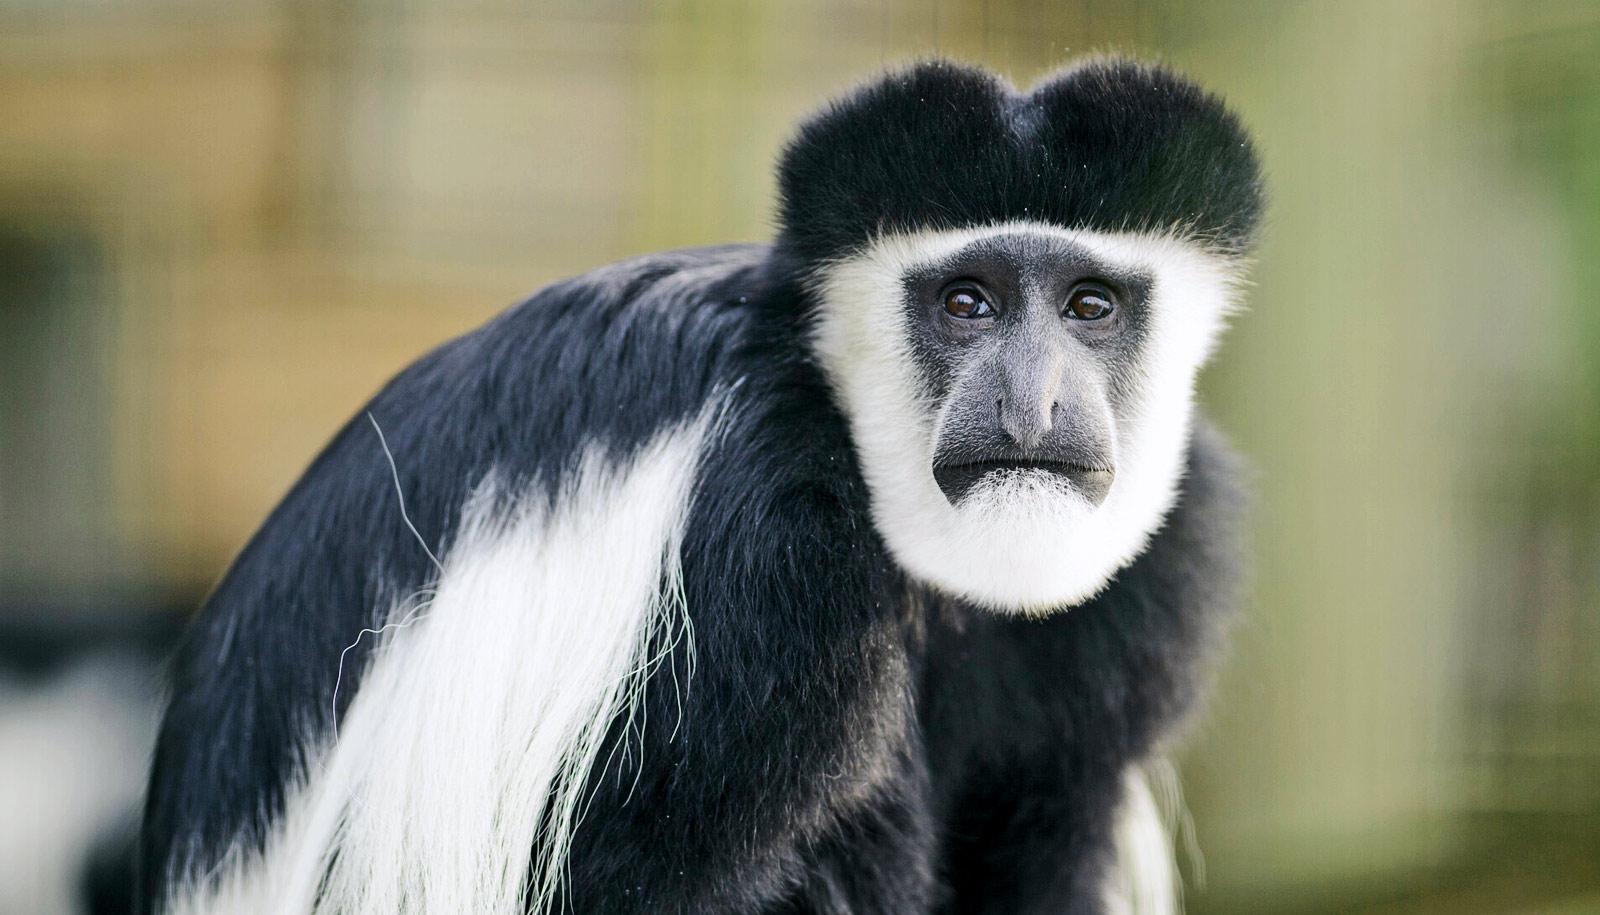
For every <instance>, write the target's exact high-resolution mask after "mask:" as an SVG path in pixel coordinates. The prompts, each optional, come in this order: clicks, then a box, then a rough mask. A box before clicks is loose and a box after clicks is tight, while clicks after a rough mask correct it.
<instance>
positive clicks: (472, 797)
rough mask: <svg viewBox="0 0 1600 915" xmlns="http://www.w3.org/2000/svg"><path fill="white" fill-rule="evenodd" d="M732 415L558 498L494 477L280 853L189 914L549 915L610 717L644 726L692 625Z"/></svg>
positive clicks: (665, 439) (246, 869)
mask: <svg viewBox="0 0 1600 915" xmlns="http://www.w3.org/2000/svg"><path fill="white" fill-rule="evenodd" d="M713 422H714V411H712V410H710V409H708V410H707V411H706V412H705V413H704V414H702V415H701V417H700V418H698V419H697V420H695V421H694V422H692V423H690V424H688V425H686V426H684V427H681V428H677V429H674V430H671V431H669V432H667V433H664V434H662V435H660V436H658V437H657V438H656V439H655V440H654V441H653V442H652V443H650V444H649V445H648V446H647V447H645V448H644V449H643V450H642V451H641V452H640V453H639V454H638V455H637V456H636V457H634V458H633V459H632V460H630V461H629V462H628V463H627V464H625V465H623V466H617V465H615V464H613V463H610V462H608V461H607V459H606V458H605V456H604V455H603V454H601V453H599V452H591V453H589V454H587V455H585V456H584V458H583V459H582V461H581V462H580V465H579V468H578V470H577V471H576V472H575V473H574V474H573V475H572V476H571V478H570V479H568V480H565V481H563V485H562V486H561V487H560V489H559V492H558V494H557V496H556V498H555V499H554V500H553V502H552V501H547V500H545V499H543V498H542V497H537V496H535V497H530V498H526V499H522V500H512V499H508V498H507V493H505V492H503V491H501V488H500V484H499V483H497V482H496V481H495V480H493V479H491V480H488V481H485V482H484V484H483V485H482V486H480V487H479V489H478V491H477V493H476V494H475V495H474V497H473V498H472V500H471V501H470V502H469V503H468V505H467V506H466V508H465V510H464V512H463V519H462V523H461V529H460V531H459V532H458V534H457V536H456V537H455V538H454V543H453V546H452V547H451V548H450V550H449V552H448V554H447V555H446V556H445V557H444V565H443V572H442V574H441V577H440V579H439V581H438V583H437V585H436V586H435V588H434V589H433V595H432V597H431V599H430V600H428V601H427V602H426V603H425V604H424V605H422V606H421V608H420V611H419V612H420V616H419V617H417V618H416V620H415V621H414V624H407V625H392V626H390V627H388V629H387V631H386V633H385V636H384V638H383V641H382V642H381V643H380V645H379V647H378V648H377V649H376V651H375V653H374V656H373V660H372V662H371V665H370V667H369V668H368V670H367V673H366V675H365V677H363V678H362V681H361V684H360V690H359V692H358V693H357V695H356V698H355V700H354V702H353V703H352V704H351V706H350V708H349V711H348V713H347V714H346V716H345V719H344V721H343V723H342V724H341V726H340V731H339V735H338V738H337V740H336V741H335V742H334V743H333V746H332V747H331V749H330V750H329V751H328V752H325V753H323V754H321V755H320V758H319V759H318V760H317V761H316V762H314V763H312V764H310V765H309V766H308V769H309V773H310V774H309V776H308V777H307V778H306V779H305V783H304V785H303V786H302V787H301V788H300V790H299V791H298V792H296V793H295V794H294V795H293V797H292V799H291V801H290V803H289V805H288V806H289V809H288V811H287V812H286V814H285V816H284V817H283V818H282V821H281V823H280V824H279V826H278V828H277V829H276V830H275V832H274V837H273V839H272V840H271V841H270V842H269V843H268V846H267V851H266V853H265V854H264V855H260V856H256V855H251V856H248V857H247V858H246V859H244V860H241V859H239V858H238V857H234V858H233V859H231V860H230V861H229V862H228V864H229V866H228V867H226V868H225V869H224V876H223V877H222V879H220V880H217V881H214V882H209V883H203V884H202V885H201V886H200V887H197V888H195V889H194V890H193V891H190V892H187V893H183V894H180V895H179V897H177V898H175V904H174V905H173V906H171V907H170V909H169V910H170V911H177V912H196V913H198V912H208V913H209V912H234V911H238V912H245V911H248V912H265V911H271V912H283V913H304V912H312V911H316V912H338V913H341V915H361V913H372V915H377V913H394V912H400V911H419V912H474V913H490V915H493V913H505V915H514V913H521V912H523V911H524V910H525V909H526V908H527V907H528V906H529V905H530V904H531V905H532V909H533V911H536V912H542V911H546V910H547V909H548V908H549V907H550V902H551V900H552V899H553V898H554V895H555V894H556V893H557V892H558V891H559V887H560V883H561V881H562V879H563V877H564V875H565V867H566V854H567V850H568V847H569V844H570V841H571V836H572V830H573V828H574V826H575V823H576V821H577V820H578V818H579V817H580V816H581V813H582V807H583V803H584V801H585V800H586V798H585V797H584V796H583V788H584V779H585V777H586V775H587V774H588V773H589V771H590V770H591V769H592V768H593V767H594V765H595V764H596V762H597V757H598V754H599V752H600V748H601V743H602V741H603V739H604V737H605V734H606V732H607V729H608V728H609V726H610V724H611V723H612V722H613V721H614V720H616V719H617V717H618V716H619V715H624V716H628V719H629V720H630V723H631V724H632V725H633V726H634V727H637V728H642V727H643V726H644V722H643V721H642V720H635V719H636V716H638V715H639V714H640V713H641V711H642V707H641V705H640V703H639V699H640V697H641V695H642V690H643V688H644V684H645V681H646V680H647V679H648V677H649V674H650V672H651V671H652V670H653V669H654V668H655V667H656V666H657V665H658V664H659V663H660V662H661V660H662V656H661V655H657V656H655V657H651V656H650V648H651V646H652V645H654V646H660V645H661V644H663V643H664V642H675V641H676V640H677V639H679V638H682V637H686V636H688V635H689V632H688V619H687V616H686V614H685V610H684V606H683V600H682V590H681V582H680V567H679V564H678V555H679V546H680V543H681V539H682V535H683V527H684V524H685V520H686V515H687V507H688V503H689V496H690V492H691V488H692V485H693V481H694V476H695V472H696V468H697V465H698V461H699V458H700V455H701V453H702V450H703V448H704V446H705V441H706V437H707V435H708V432H709V430H710V426H711V425H712V423H713ZM508 505H509V506H511V507H510V508H509V509H508V508H507V506H508ZM404 612H405V611H404V610H397V611H396V613H395V615H394V617H392V618H394V619H395V620H396V622H400V620H399V619H398V617H400V616H403V615H404ZM669 726H670V723H669ZM601 762H605V761H601ZM541 828H543V829H545V830H546V831H545V833H544V834H543V835H540V834H539V830H540V829H541ZM536 845H537V847H538V848H539V849H540V850H541V857H540V859H539V860H537V861H534V862H533V864H532V872H531V874H532V879H531V883H530V882H529V881H528V878H529V874H530V871H529V852H530V850H531V849H533V848H535V846H536Z"/></svg>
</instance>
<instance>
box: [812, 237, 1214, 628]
mask: <svg viewBox="0 0 1600 915" xmlns="http://www.w3.org/2000/svg"><path fill="white" fill-rule="evenodd" d="M1022 233H1036V234H1040V235H1047V236H1052V237H1056V238H1061V239H1065V240H1068V241H1070V242H1072V243H1075V244H1077V245H1080V246H1082V247H1083V248H1085V249H1087V250H1088V251H1090V252H1091V253H1092V254H1093V255H1094V256H1096V257H1097V258H1099V259H1101V260H1103V261H1105V262H1107V263H1109V264H1112V265H1117V266H1122V267H1127V268H1130V269H1133V270H1137V271H1142V272H1144V273H1146V274H1148V275H1149V276H1150V277H1151V278H1152V280H1153V283H1152V288H1151V292H1150V295H1149V300H1148V301H1147V302H1146V303H1144V305H1143V306H1141V307H1144V308H1147V309H1148V313H1149V317H1148V319H1147V321H1146V328H1147V330H1146V332H1145V340H1144V344H1143V346H1142V348H1141V351H1140V352H1139V354H1138V356H1137V372H1138V377H1139V382H1138V388H1139V390H1138V391H1137V392H1136V394H1135V395H1134V397H1133V402H1132V403H1131V404H1130V405H1129V406H1128V407H1125V408H1123V409H1122V411H1121V413H1120V414H1119V415H1117V416H1116V417H1115V422H1116V431H1115V436H1114V440H1113V444H1112V447H1113V451H1114V454H1113V457H1114V460H1115V463H1116V476H1115V479H1114V482H1113V483H1112V486H1111V491H1110V493H1109V494H1108V495H1107V496H1106V499H1105V501H1104V502H1102V503H1101V505H1100V506H1099V507H1098V508H1096V507H1093V506H1092V505H1091V504H1090V503H1089V502H1088V501H1087V500H1085V499H1083V498H1082V497H1081V496H1079V495H1077V494H1076V493H1075V492H1073V491H1072V490H1071V489H1069V488H1066V487H1060V486H1056V485H1054V484H1053V483H1051V482H1050V481H1049V480H1048V479H1046V478H1045V477H1043V475H1040V474H1032V473H1028V474H1008V475H999V474H995V475H991V477H990V478H989V479H987V480H985V481H984V482H983V483H980V484H979V486H978V488H976V489H974V490H973V491H972V492H971V493H970V495H969V496H968V497H967V498H964V499H962V500H961V502H960V504H959V506H954V505H951V504H950V502H949V501H948V500H947V499H946V498H945V496H944V493H943V492H941V491H940V489H939V486H938V484H937V483H936V482H935V481H934V477H933V469H932V468H933V446H934V435H935V431H936V429H937V420H938V411H939V409H940V404H938V403H936V402H931V398H930V396H929V394H928V393H927V390H926V388H927V386H926V384H925V383H924V382H923V381H922V380H921V379H920V377H919V374H918V369H917V367H916V365H915V363H914V362H913V360H912V356H911V349H910V344H909V342H908V336H907V328H906V321H907V313H908V312H907V309H906V307H905V301H904V299H905V285H904V278H905V277H906V275H907V273H908V272H910V271H913V270H916V269H919V268H926V267H928V266H931V265H934V264H937V263H939V262H940V261H942V260H944V259H945V258H947V257H949V256H951V255H953V254H955V253H956V252H957V251H960V250H961V249H963V248H965V247H966V246H968V245H970V244H972V243H973V242H975V241H978V240H980V239H983V238H986V237H989V236H994V235H1003V234H1004V235H1014V234H1022ZM1242 267H1243V265H1242V263H1241V262H1240V260H1239V259H1237V258H1230V257H1226V256H1223V255H1219V254H1216V253H1212V252H1208V251H1206V250H1205V249H1203V248H1202V247H1200V246H1199V245H1197V244H1194V243H1192V242H1189V241H1186V240H1184V239H1181V238H1178V237H1175V236H1169V235H1156V234H1139V233H1107V232H1093V231H1085V230H1076V229H1065V228H1062V227H1060V226H1056V225H1051V224H1048V223H1038V222H1007V223H1001V224H996V225H991V226H983V227H974V228H965V229H954V230H943V231H923V232H916V233H896V234H886V235H882V236H880V237H878V238H877V239H875V240H874V241H873V242H872V243H871V244H869V245H868V246H867V247H866V248H865V249H864V250H863V251H861V252H860V253H858V254H856V255H854V256H852V257H850V258H847V259H844V260H840V261H837V262H834V263H832V264H830V265H828V266H827V267H826V268H824V269H823V270H822V271H820V272H819V273H818V275H817V276H816V278H815V281H816V285H815V288H816V291H817V293H818V296H819V299H820V302H821V315H820V320H819V321H818V323H817V327H816V331H815V337H814V346H815V350H816V353H817V356H818V358H819V360H820V362H821V364H822V366H823V368H824V370H825V371H826V372H827V373H828V375H829V377H830V380H831V381H832V384H833V386H834V389H835V392H836V396H837V397H838V398H839V401H840V406H841V407H842V408H843V410H844V412H845V414H846V415H847V416H848V417H849V418H850V426H851V432H852V435H853V438H854V440H855V446H856V450H857V452H858V455H859V457H860V460H861V466H862V471H863V473H864V475H865V477H866V481H867V486H868V489H869V490H870V492H871V498H872V516H873V521H874V523H875V524H876V525H877V528H878V532H879V533H880V534H881V535H882V536H883V538H884V540H885V541H886V542H887V544H888V546H889V549H890V551H891V552H892V553H893V554H894V557H895V559H896V560H898V561H899V563H900V564H901V565H902V566H903V567H904V568H905V569H906V570H907V571H908V572H910V573H911V574H912V575H913V576H914V577H916V578H917V579H919V580H921V581H924V582H926V583H928V584H930V585H933V586H934V587H936V588H939V589H941V590H943V591H946V592H948V593H951V594H954V595H957V596H960V597H963V598H966V599H967V600H970V601H973V602H975V603H978V604H981V605H984V606H987V607H990V608H992V609H995V610H999V611H1003V612H1013V613H1030V614H1042V613H1046V612H1049V611H1051V610H1054V609H1058V608H1062V607H1069V606H1073V605H1076V604H1080V603H1082V602H1084V601H1085V600H1088V599H1089V598H1090V597H1093V596H1094V595H1095V593H1097V592H1098V591H1099V590H1100V589H1101V588H1103V587H1105V585H1106V583H1107V582H1108V581H1110V579H1111V577H1112V576H1113V575H1115V574H1116V573H1117V571H1118V570H1120V569H1122V568H1123V567H1124V566H1126V565H1127V564H1128V563H1129V562H1131V561H1132V560H1133V559H1134V557H1136V556H1138V555H1139V553H1140V552H1141V551H1143V549H1144V548H1145V545H1146V544H1147V543H1148V542H1149V539H1150V536H1151V535H1152V534H1153V533H1154V532H1155V531H1156V529H1157V528H1159V527H1160V525H1161V522H1162V519H1163V518H1164V517H1165V516H1166V513H1167V511H1168V510H1169V509H1170V508H1171V507H1172V503H1173V499H1174V497H1175V495H1176V493H1177V487H1178V482H1179V479H1180V476H1181V474H1182V472H1183V463H1184V451H1185V447H1186V445H1187V443H1188V433H1189V422H1190V415H1191V413H1192V403H1193V396H1194V379H1195V375H1196V373H1197V372H1198V370H1199V368H1200V366H1201V365H1203V364H1204V363H1205V361H1206V359H1207V357H1209V355H1210V354H1211V351H1212V348H1213V346H1214V345H1215V342H1216V339H1217V336H1218V334H1219V332H1220V331H1221V329H1222V325H1223V322H1224V319H1225V318H1226V316H1227V314H1228V313H1229V311H1230V310H1231V309H1232V307H1233V304H1234V299H1235V291H1236V289H1237V287H1238V285H1239V283H1240V281H1241V279H1242V275H1241V274H1242Z"/></svg>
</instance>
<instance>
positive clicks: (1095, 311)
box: [1066, 283, 1117, 321]
mask: <svg viewBox="0 0 1600 915" xmlns="http://www.w3.org/2000/svg"><path fill="white" fill-rule="evenodd" d="M1116 307H1117V304H1116V301H1115V300H1113V299H1112V297H1111V291H1110V290H1109V289H1107V288H1106V287H1104V286H1101V285H1099V284H1097V283H1085V284H1083V285H1082V286H1079V287H1078V288H1076V289H1074V290H1072V295H1070V296H1067V310H1066V315H1067V317H1069V318H1072V319H1074V320H1077V321H1098V320H1100V319H1101V318H1103V317H1105V316H1106V315H1109V314H1111V312H1112V311H1114V310H1115V309H1116Z"/></svg>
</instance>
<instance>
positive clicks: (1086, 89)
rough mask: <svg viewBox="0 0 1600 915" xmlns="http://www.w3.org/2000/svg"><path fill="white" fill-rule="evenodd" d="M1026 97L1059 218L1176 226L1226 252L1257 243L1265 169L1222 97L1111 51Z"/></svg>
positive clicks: (1109, 226)
mask: <svg viewBox="0 0 1600 915" xmlns="http://www.w3.org/2000/svg"><path fill="white" fill-rule="evenodd" d="M1029 101H1030V103H1031V106H1037V111H1036V113H1035V114H1034V119H1035V120H1036V123H1037V125H1038V132H1037V137H1036V142H1035V143H1034V149H1035V150H1036V152H1037V153H1038V155H1039V157H1040V158H1039V162H1040V168H1039V169H1038V171H1039V173H1041V174H1044V175H1051V176H1054V182H1055V184H1056V186H1057V190H1056V195H1055V196H1056V199H1055V201H1053V204H1054V205H1053V206H1050V207H1049V210H1050V212H1051V214H1052V216H1054V217H1057V218H1065V219H1067V220H1069V221H1068V222H1067V224H1068V225H1073V224H1075V223H1076V224H1082V225H1088V226H1092V227H1094V228H1098V229H1102V230H1107V231H1117V230H1134V231H1170V232H1174V233H1176V234H1179V235H1185V236H1189V237H1191V238H1194V239H1195V240H1197V241H1199V242H1201V243H1203V244H1205V245H1207V246H1208V247H1211V248H1213V249H1216V250H1218V251H1220V252H1222V253H1228V254H1244V253H1248V251H1249V250H1250V249H1251V248H1252V247H1254V245H1255V241H1256V233H1257V230H1258V229H1259V227H1260V223H1261V213H1262V210H1263V209H1264V207H1265V191H1264V188H1263V186H1262V179H1261V167H1260V163H1259V162H1258V161H1257V158H1256V153H1255V149H1254V147H1253V146H1252V144H1251V142H1250V135H1249V133H1248V132H1247V131H1246V130H1245V128H1244V126H1243V125H1242V124H1241V123H1240V122H1239V119H1238V118H1237V117H1236V116H1235V115H1234V114H1233V113H1232V112H1231V111H1229V110H1228V109H1227V107H1226V106H1224V104H1223V103H1222V100H1221V99H1220V98H1218V97H1217V96H1215V95H1212V94H1211V93H1209V92H1206V91H1205V90H1203V89H1201V88H1200V87H1199V86H1197V85H1195V84H1194V83H1192V82H1190V81H1189V80H1187V79H1185V78H1183V77H1182V76H1179V75H1178V74H1176V73H1174V72H1172V71H1171V70H1168V69H1166V68H1164V67H1160V66H1155V65H1151V64H1142V63H1137V62H1135V61H1130V60H1126V59H1122V58H1113V57H1107V58H1096V59H1091V60H1088V61H1085V62H1082V63H1079V64H1077V65H1074V66H1071V67H1069V68H1067V69H1066V70H1063V71H1061V72H1060V73H1058V74H1056V75H1055V76H1053V77H1050V78H1047V79H1045V80H1044V81H1042V82H1040V83H1039V84H1038V85H1037V86H1035V87H1034V89H1033V91H1032V92H1031V93H1030V96H1029ZM1031 106H1030V107H1031Z"/></svg>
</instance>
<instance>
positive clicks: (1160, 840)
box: [1105, 760, 1183, 915]
mask: <svg viewBox="0 0 1600 915" xmlns="http://www.w3.org/2000/svg"><path fill="white" fill-rule="evenodd" d="M1123 785H1124V788H1123V791H1124V793H1123V800H1122V807H1121V809H1120V810H1119V811H1118V812H1117V819H1116V824H1115V826H1114V834H1115V842H1116V860H1115V862H1114V863H1113V865H1112V868H1111V873H1110V874H1109V875H1108V878H1107V881H1106V898H1105V903H1106V912H1107V915H1177V913H1178V912H1180V911H1182V909H1183V883H1182V880H1181V878H1180V877H1179V874H1178V863H1177V860H1176V855H1175V853H1174V849H1173V842H1172V832H1171V829H1170V828H1169V825H1168V824H1169V823H1171V822H1172V821H1173V820H1174V819H1176V816H1175V814H1176V813H1177V812H1178V811H1179V810H1181V808H1182V804H1183V801H1182V799H1181V798H1180V797H1179V796H1178V794H1177V792H1178V782H1177V775H1176V773H1174V772H1173V770H1172V767H1171V766H1170V765H1168V764H1167V763H1166V762H1165V761H1161V760H1158V761H1156V762H1153V763H1150V764H1148V765H1145V766H1137V765H1136V766H1132V767H1130V768H1129V769H1128V771H1127V773H1126V775H1125V776H1124V778H1123ZM1158 794H1159V795H1160V797H1159V798H1158Z"/></svg>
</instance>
